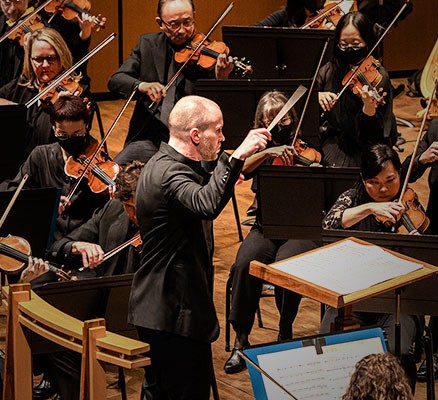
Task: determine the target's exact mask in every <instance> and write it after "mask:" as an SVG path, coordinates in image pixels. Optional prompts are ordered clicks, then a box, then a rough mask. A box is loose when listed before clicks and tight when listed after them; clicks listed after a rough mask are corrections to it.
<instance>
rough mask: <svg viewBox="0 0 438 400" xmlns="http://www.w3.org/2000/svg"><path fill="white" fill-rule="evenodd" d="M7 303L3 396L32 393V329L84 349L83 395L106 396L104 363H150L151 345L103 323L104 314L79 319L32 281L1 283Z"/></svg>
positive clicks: (25, 397) (26, 399)
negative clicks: (48, 300) (42, 294)
mask: <svg viewBox="0 0 438 400" xmlns="http://www.w3.org/2000/svg"><path fill="white" fill-rule="evenodd" d="M2 292H3V298H4V299H5V300H3V301H4V303H6V305H7V306H8V323H7V338H6V359H5V385H4V390H3V398H4V399H20V400H31V399H32V355H31V343H30V336H29V334H28V333H29V331H31V332H34V333H36V334H38V335H40V336H42V337H43V338H45V339H47V340H49V341H51V342H53V343H55V344H57V345H60V346H62V347H64V348H66V349H70V350H73V351H76V352H78V353H81V354H82V368H81V383H80V399H81V400H92V399H93V400H103V399H105V398H106V395H105V392H106V377H105V369H104V363H110V364H113V365H116V366H119V367H123V368H128V369H133V368H139V367H144V366H147V365H150V359H149V357H146V356H144V353H146V352H148V351H149V345H148V344H146V343H143V342H140V341H138V340H134V339H130V338H126V337H124V336H120V335H117V334H114V333H111V332H108V331H106V329H105V320H104V319H103V318H98V319H94V320H89V321H85V322H83V321H80V320H78V319H76V318H73V317H71V316H69V315H67V314H65V313H63V312H61V311H59V310H58V309H56V308H54V307H53V306H51V305H49V304H48V303H46V302H45V301H44V300H42V299H41V298H40V297H39V296H38V295H36V294H35V293H34V292H32V291H31V289H30V284H17V285H11V286H7V287H3V290H2Z"/></svg>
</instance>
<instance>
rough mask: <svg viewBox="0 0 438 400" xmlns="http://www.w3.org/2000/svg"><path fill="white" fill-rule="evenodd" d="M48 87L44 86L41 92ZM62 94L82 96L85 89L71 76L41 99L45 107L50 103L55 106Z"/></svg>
mask: <svg viewBox="0 0 438 400" xmlns="http://www.w3.org/2000/svg"><path fill="white" fill-rule="evenodd" d="M46 87H47V84H46V85H42V86H41V88H40V91H43V90H44V89H45V88H46ZM61 92H69V93H70V94H77V95H80V94H81V93H82V92H83V88H82V86H81V85H80V84H79V82H77V81H76V80H75V79H74V78H73V77H72V76H71V75H69V76H67V77H66V78H64V79H63V80H62V81H61V82H59V83H58V84H57V85H56V86H55V87H54V88H53V89H51V90H49V91H48V92H46V93H45V94H44V95H42V96H41V97H40V100H41V102H42V103H44V104H45V105H47V104H49V103H51V104H54V103H55V101H56V100H58V97H59V94H60V93H61Z"/></svg>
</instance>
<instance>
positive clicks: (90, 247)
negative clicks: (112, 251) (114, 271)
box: [71, 242, 104, 268]
mask: <svg viewBox="0 0 438 400" xmlns="http://www.w3.org/2000/svg"><path fill="white" fill-rule="evenodd" d="M71 253H72V254H73V255H82V265H83V266H84V268H95V267H97V266H98V265H100V264H102V262H103V256H104V252H103V250H102V247H100V246H99V245H98V244H94V243H88V242H74V243H73V244H72V247H71Z"/></svg>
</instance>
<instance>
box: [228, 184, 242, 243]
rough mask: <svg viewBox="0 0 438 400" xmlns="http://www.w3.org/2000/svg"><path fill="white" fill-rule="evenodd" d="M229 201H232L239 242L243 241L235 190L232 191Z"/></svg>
mask: <svg viewBox="0 0 438 400" xmlns="http://www.w3.org/2000/svg"><path fill="white" fill-rule="evenodd" d="M231 201H232V202H233V211H234V218H235V219H236V225H237V233H238V235H239V242H241V241H243V234H242V227H241V226H240V216H239V207H238V206H237V199H236V193H235V192H233V195H232V196H231Z"/></svg>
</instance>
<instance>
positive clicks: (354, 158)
mask: <svg viewBox="0 0 438 400" xmlns="http://www.w3.org/2000/svg"><path fill="white" fill-rule="evenodd" d="M375 41H376V38H375V34H374V30H373V24H372V23H371V22H370V21H369V19H368V18H367V17H366V16H365V15H363V14H361V13H358V12H353V13H349V14H346V15H344V16H343V17H342V18H341V20H340V21H339V23H338V25H337V27H336V30H335V37H334V43H335V46H334V59H333V61H329V62H328V63H327V64H325V65H324V66H323V67H322V68H321V69H320V71H319V73H318V76H317V86H318V90H319V104H320V106H321V108H322V110H323V111H324V118H323V120H322V121H321V125H322V126H321V150H322V152H323V160H324V162H325V164H327V165H330V166H338V167H341V166H343V167H356V166H359V165H360V158H361V153H362V150H363V148H364V147H366V146H368V145H371V144H375V143H386V144H388V145H393V144H395V142H396V139H397V127H396V121H395V117H394V114H393V105H392V91H391V82H390V80H389V76H388V73H387V72H386V71H385V69H384V68H383V67H382V66H380V65H377V64H376V66H375V69H376V71H377V72H378V73H379V74H380V75H381V82H380V83H379V84H377V85H376V91H375V92H374V91H373V90H372V89H373V88H371V86H372V85H371V84H370V85H369V84H366V83H365V84H364V85H363V86H362V87H361V88H360V86H359V88H358V89H357V90H358V94H357V95H356V94H354V93H353V91H352V90H350V88H348V89H347V90H345V91H344V93H343V94H342V96H341V97H340V98H338V96H337V93H339V92H340V90H341V89H342V88H343V84H342V80H343V79H344V77H345V75H346V74H347V73H348V72H349V71H350V69H351V68H352V67H354V66H357V65H358V64H360V63H361V62H362V61H363V60H364V58H365V57H366V56H367V54H368V52H369V50H370V49H371V47H372V46H373V45H374V44H375ZM355 86H356V87H358V84H357V83H355ZM373 93H374V94H376V96H377V97H381V98H383V102H379V101H378V100H377V99H376V96H374V95H373ZM383 103H384V104H383Z"/></svg>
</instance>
